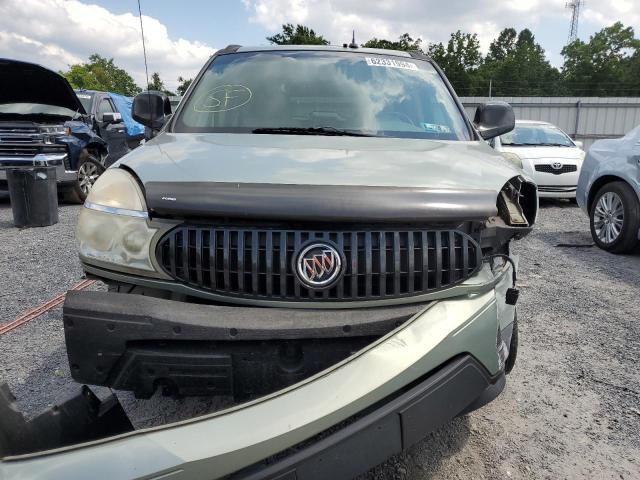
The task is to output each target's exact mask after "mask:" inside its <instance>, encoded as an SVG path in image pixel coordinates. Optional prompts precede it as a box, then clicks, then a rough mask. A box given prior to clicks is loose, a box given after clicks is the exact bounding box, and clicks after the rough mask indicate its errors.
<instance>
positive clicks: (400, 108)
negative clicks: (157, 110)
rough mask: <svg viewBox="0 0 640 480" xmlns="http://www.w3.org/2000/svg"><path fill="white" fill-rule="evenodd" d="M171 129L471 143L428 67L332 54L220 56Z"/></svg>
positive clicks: (450, 100)
mask: <svg viewBox="0 0 640 480" xmlns="http://www.w3.org/2000/svg"><path fill="white" fill-rule="evenodd" d="M256 129H257V131H256ZM274 129H276V130H274ZM278 129H280V131H279V132H278V131H277V130H278ZM174 131H176V132H230V133H249V132H255V133H294V134H296V133H298V134H300V133H303V134H310V135H315V134H345V133H346V134H354V135H358V134H359V135H372V136H373V135H375V136H389V137H408V138H433V139H443V140H470V138H471V137H470V132H469V129H468V128H467V124H466V123H465V120H464V117H463V116H462V113H461V112H460V110H459V109H458V107H457V105H456V103H455V101H454V99H453V97H452V96H451V94H450V93H449V90H448V89H447V87H446V85H445V84H444V82H443V81H442V78H441V77H440V75H439V74H438V72H437V71H436V70H435V68H434V67H433V66H432V65H431V64H430V63H429V62H426V61H421V60H416V59H413V58H402V57H394V56H391V55H389V56H387V55H374V54H368V53H350V52H327V51H282V52H280V51H269V52H249V53H236V54H232V55H221V56H220V57H218V58H216V59H215V60H214V62H213V63H212V64H211V66H210V67H209V69H208V70H207V71H206V72H205V74H204V75H203V77H202V78H201V79H200V81H199V82H198V84H197V86H196V88H195V89H194V91H193V93H192V94H191V95H190V96H189V98H188V99H187V101H186V103H185V105H184V107H183V109H182V111H181V114H180V116H179V118H177V119H176V124H175V127H174Z"/></svg>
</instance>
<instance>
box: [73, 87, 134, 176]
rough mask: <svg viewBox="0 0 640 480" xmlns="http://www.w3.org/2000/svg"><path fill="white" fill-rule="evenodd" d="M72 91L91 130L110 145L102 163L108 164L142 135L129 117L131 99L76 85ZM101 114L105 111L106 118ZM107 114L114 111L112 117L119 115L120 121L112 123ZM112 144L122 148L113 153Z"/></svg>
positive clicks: (132, 147) (132, 145)
mask: <svg viewBox="0 0 640 480" xmlns="http://www.w3.org/2000/svg"><path fill="white" fill-rule="evenodd" d="M75 92H76V95H77V96H78V99H80V103H82V106H83V107H84V109H85V111H86V112H87V114H88V115H89V116H90V118H91V121H92V124H93V129H94V130H95V132H96V133H97V134H98V135H99V136H100V137H101V138H103V139H104V140H105V141H107V143H110V144H112V145H113V147H112V150H111V151H110V153H111V154H110V156H109V162H108V163H107V164H106V165H105V166H109V165H110V164H111V163H113V162H115V161H116V160H117V159H118V158H120V157H121V156H122V155H124V154H125V153H127V152H128V151H129V150H133V149H134V148H136V147H137V146H138V145H140V141H141V140H142V139H143V138H144V126H143V125H141V124H139V123H138V122H135V121H134V120H133V119H132V118H131V103H132V101H133V99H131V98H129V97H125V96H123V95H119V94H117V93H113V92H100V91H97V90H85V89H78V90H75ZM104 114H107V117H108V118H109V120H105V118H104ZM110 114H115V118H118V117H119V118H121V119H122V122H118V123H117V124H114V123H113V122H111V121H110V120H111V118H112V117H111V115H110ZM108 139H109V140H108ZM116 148H117V149H118V151H119V150H120V149H124V152H123V153H121V154H120V155H117V152H116V151H114V150H115V149H116ZM116 157H117V158H116Z"/></svg>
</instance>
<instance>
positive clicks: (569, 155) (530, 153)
mask: <svg viewBox="0 0 640 480" xmlns="http://www.w3.org/2000/svg"><path fill="white" fill-rule="evenodd" d="M502 151H504V152H512V153H515V154H517V155H518V156H519V157H520V158H522V159H523V160H545V161H547V160H576V161H580V160H582V159H583V158H584V150H582V149H580V148H577V147H507V146H503V147H502Z"/></svg>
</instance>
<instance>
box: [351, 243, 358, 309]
mask: <svg viewBox="0 0 640 480" xmlns="http://www.w3.org/2000/svg"><path fill="white" fill-rule="evenodd" d="M350 248H351V296H352V297H353V298H357V297H358V232H352V233H351V243H350Z"/></svg>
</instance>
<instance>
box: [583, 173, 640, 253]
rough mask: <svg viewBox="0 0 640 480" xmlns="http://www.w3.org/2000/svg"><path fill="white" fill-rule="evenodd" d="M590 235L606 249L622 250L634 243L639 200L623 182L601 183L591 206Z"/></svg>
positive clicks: (639, 217)
mask: <svg viewBox="0 0 640 480" xmlns="http://www.w3.org/2000/svg"><path fill="white" fill-rule="evenodd" d="M590 218H591V236H592V237H593V241H594V242H596V244H597V245H598V246H599V247H600V248H602V249H603V250H606V251H608V252H612V253H625V252H628V251H630V250H633V249H634V248H635V246H636V244H637V243H638V230H639V229H640V202H638V197H637V196H636V193H635V192H634V191H633V189H632V188H631V187H630V186H629V185H628V184H626V183H625V182H611V183H608V184H606V185H605V186H603V187H602V188H601V189H600V190H598V193H597V194H596V196H595V199H594V201H593V204H592V205H591V212H590Z"/></svg>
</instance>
